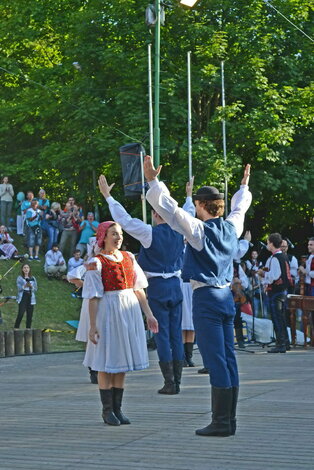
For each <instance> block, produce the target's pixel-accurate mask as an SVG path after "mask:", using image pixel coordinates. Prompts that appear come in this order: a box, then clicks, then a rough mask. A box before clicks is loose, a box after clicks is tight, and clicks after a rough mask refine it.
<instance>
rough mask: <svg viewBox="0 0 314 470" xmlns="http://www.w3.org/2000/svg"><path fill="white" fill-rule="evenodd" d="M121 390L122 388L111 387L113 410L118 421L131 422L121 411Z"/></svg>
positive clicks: (122, 390)
mask: <svg viewBox="0 0 314 470" xmlns="http://www.w3.org/2000/svg"><path fill="white" fill-rule="evenodd" d="M123 392H124V389H123V388H116V387H112V403H113V412H114V414H115V415H116V417H117V418H118V420H119V421H120V424H131V421H130V420H129V418H127V417H126V416H125V415H124V414H123V413H122V411H121V404H122V397H123Z"/></svg>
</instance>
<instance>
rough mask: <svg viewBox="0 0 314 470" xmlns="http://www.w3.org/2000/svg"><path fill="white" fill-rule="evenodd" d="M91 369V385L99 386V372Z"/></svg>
mask: <svg viewBox="0 0 314 470" xmlns="http://www.w3.org/2000/svg"><path fill="white" fill-rule="evenodd" d="M88 369H89V378H90V383H91V384H98V372H97V370H93V369H91V368H90V367H89V368H88Z"/></svg>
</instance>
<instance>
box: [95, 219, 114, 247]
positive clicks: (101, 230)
mask: <svg viewBox="0 0 314 470" xmlns="http://www.w3.org/2000/svg"><path fill="white" fill-rule="evenodd" d="M115 223H116V222H114V221H113V220H107V221H106V222H102V223H101V224H99V225H98V227H97V232H96V240H97V245H98V246H99V248H103V246H104V239H105V236H106V233H107V230H108V228H110V227H111V226H112V225H114V224H115Z"/></svg>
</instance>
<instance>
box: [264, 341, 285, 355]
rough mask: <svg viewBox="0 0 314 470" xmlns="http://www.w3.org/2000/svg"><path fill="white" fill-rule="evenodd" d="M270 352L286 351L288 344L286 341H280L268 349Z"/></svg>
mask: <svg viewBox="0 0 314 470" xmlns="http://www.w3.org/2000/svg"><path fill="white" fill-rule="evenodd" d="M267 352H268V353H285V352H286V345H285V343H278V344H276V346H274V347H273V348H271V349H269V350H268V351H267Z"/></svg>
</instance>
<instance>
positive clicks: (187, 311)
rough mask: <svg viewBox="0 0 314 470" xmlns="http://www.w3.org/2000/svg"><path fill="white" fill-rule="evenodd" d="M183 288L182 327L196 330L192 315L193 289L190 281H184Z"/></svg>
mask: <svg viewBox="0 0 314 470" xmlns="http://www.w3.org/2000/svg"><path fill="white" fill-rule="evenodd" d="M181 288H182V294H183V302H182V323H181V329H182V330H192V331H194V325H193V315H192V297H193V289H192V287H191V283H190V282H183V283H182V284H181Z"/></svg>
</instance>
